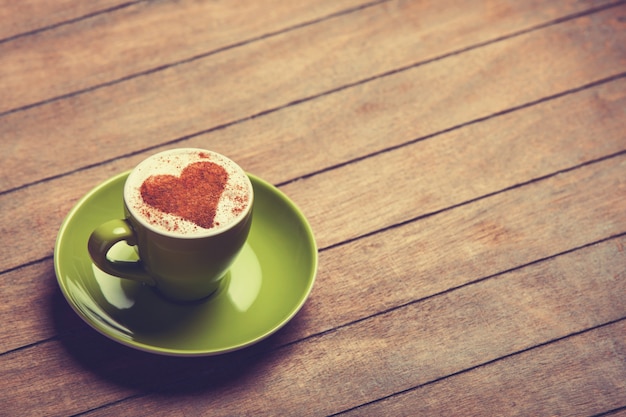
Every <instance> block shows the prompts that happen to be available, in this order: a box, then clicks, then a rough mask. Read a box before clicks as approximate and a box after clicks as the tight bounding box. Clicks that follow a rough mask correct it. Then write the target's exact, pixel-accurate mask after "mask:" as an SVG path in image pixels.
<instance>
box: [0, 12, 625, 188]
mask: <svg viewBox="0 0 626 417" xmlns="http://www.w3.org/2000/svg"><path fill="white" fill-rule="evenodd" d="M419 4H422V3H420V2H410V3H407V4H406V5H405V4H404V3H403V8H402V10H399V11H397V12H395V13H394V14H393V16H394V19H389V18H388V17H387V16H388V14H389V13H390V12H387V11H386V9H385V8H384V7H383V6H382V5H381V6H379V7H370V8H367V9H364V10H362V11H360V12H359V13H351V14H349V15H342V16H339V17H337V18H335V19H329V20H325V21H323V22H320V23H319V24H316V25H314V26H307V27H303V28H301V29H300V30H297V31H291V32H288V33H284V34H281V35H280V36H275V37H272V38H269V39H265V40H264V41H263V42H257V43H252V44H248V45H244V46H242V47H240V48H235V49H232V50H228V51H224V52H222V53H220V54H216V55H212V56H211V57H209V58H210V59H209V58H207V59H202V60H197V61H193V62H190V63H188V64H185V65H180V66H176V67H172V68H168V69H165V70H163V71H159V72H156V73H152V74H148V75H146V76H143V77H139V78H133V79H132V80H128V81H127V82H124V83H121V84H116V85H112V86H110V87H108V88H104V89H98V90H96V91H92V92H90V93H88V94H81V95H78V96H73V97H69V98H67V99H64V100H62V101H59V102H53V103H49V104H47V105H43V106H38V107H35V108H33V109H30V110H28V111H21V112H18V113H13V114H9V115H6V116H4V117H3V118H2V124H1V125H0V126H1V129H2V131H1V132H0V133H1V134H2V136H3V138H6V140H5V141H4V142H3V144H2V146H3V149H5V150H6V152H3V153H2V154H1V155H8V154H11V155H13V157H12V158H6V157H5V156H0V163H1V164H2V165H3V166H4V167H6V168H5V170H3V172H2V173H1V174H2V177H0V188H1V189H2V190H7V189H12V188H14V187H19V186H20V185H23V184H29V183H32V182H33V181H37V180H39V179H42V178H48V177H53V176H56V175H62V174H65V173H67V172H72V171H73V170H75V169H80V168H84V167H86V166H90V165H92V164H96V163H99V162H102V161H103V160H104V161H106V160H109V159H114V158H119V157H120V156H123V155H132V154H133V153H134V152H138V151H142V150H145V149H154V147H155V146H157V145H158V144H166V143H170V142H172V141H175V142H176V144H178V145H184V144H185V141H184V140H185V139H186V138H187V136H188V135H192V136H193V135H199V134H202V133H210V132H209V131H211V129H216V128H217V127H219V126H224V125H228V124H230V123H240V122H243V121H248V118H249V117H252V116H254V115H259V114H263V112H266V111H274V110H273V109H277V108H282V106H288V105H290V103H293V102H296V101H298V100H302V99H304V98H306V97H309V96H315V95H316V94H322V93H325V92H328V91H329V90H333V89H337V88H344V87H345V86H346V84H350V83H358V82H361V81H363V80H364V79H368V77H376V76H378V75H380V74H381V73H384V72H385V71H393V70H397V69H398V67H401V66H407V65H408V66H410V65H412V64H415V63H418V62H422V61H423V60H427V59H430V58H434V57H436V56H441V55H445V54H446V53H452V52H454V51H458V50H459V49H461V50H462V49H463V48H467V47H469V46H472V45H473V44H475V43H477V42H484V41H487V40H489V39H492V37H496V38H497V37H498V36H502V32H501V30H502V28H500V29H499V30H500V31H499V32H491V31H490V30H492V29H491V27H492V26H491V25H486V24H483V25H477V24H476V22H475V18H474V20H472V21H471V25H470V24H469V23H467V24H466V25H465V26H470V29H466V28H465V27H464V26H463V25H461V29H460V30H461V33H460V34H456V35H454V36H452V35H450V36H445V37H442V38H441V39H442V40H441V41H440V42H441V43H432V44H431V43H427V44H424V45H425V46H428V48H430V49H426V50H425V51H424V52H422V53H420V54H415V53H414V52H413V51H414V50H415V49H416V47H412V46H411V45H412V44H411V42H413V43H414V42H419V39H420V38H419V37H416V35H415V33H414V31H415V29H414V28H413V26H412V24H413V22H412V21H411V20H410V16H412V15H415V14H419V12H420V11H421V9H419V8H418V5H419ZM463 4H466V3H463ZM468 4H469V3H468ZM388 7H389V6H388ZM468 7H469V6H468ZM416 8H417V9H416ZM459 13H460V12H459ZM620 13H621V14H623V13H624V7H618V8H612V9H610V10H607V11H604V12H601V13H595V14H592V15H591V16H589V17H585V16H584V17H580V18H578V19H573V20H570V21H566V22H563V23H562V24H558V25H553V26H549V27H547V28H544V29H542V30H537V31H532V32H530V33H527V34H524V35H520V36H517V37H514V38H512V39H508V40H504V41H502V42H498V43H496V44H492V45H489V46H486V47H484V48H479V49H476V50H471V51H469V52H467V53H461V54H456V55H453V56H450V57H448V58H447V59H442V60H437V61H435V62H431V63H430V64H428V65H421V66H418V67H415V68H410V69H409V70H406V71H402V72H400V73H397V74H394V75H392V76H389V77H382V78H377V79H375V80H372V82H368V83H365V84H360V85H358V86H355V88H353V89H348V90H342V91H341V93H342V94H339V95H335V94H331V95H330V96H327V97H329V99H328V100H323V101H320V100H315V102H316V103H318V104H317V105H318V106H319V107H317V108H316V109H314V112H315V114H316V115H318V114H323V116H322V118H321V119H319V120H317V119H314V118H310V119H307V120H308V121H309V122H313V123H315V124H314V125H313V126H310V127H309V128H308V129H309V131H311V132H312V133H313V136H301V135H300V134H298V133H294V132H299V131H300V130H301V129H306V127H304V126H302V125H300V124H289V122H291V120H292V119H291V117H292V114H293V113H291V114H288V115H287V117H286V118H284V119H283V121H282V123H278V124H277V125H278V126H280V125H284V126H285V127H286V128H288V129H289V131H288V135H289V136H287V137H286V138H285V137H278V140H282V141H285V140H287V141H290V140H291V139H290V137H292V136H296V137H297V138H298V139H300V140H299V141H298V144H301V143H302V141H307V142H308V141H311V143H312V144H314V145H313V146H316V145H318V144H317V140H318V138H320V137H321V138H323V140H324V141H326V142H325V143H322V144H321V146H322V148H321V149H328V151H327V152H324V153H327V154H329V155H334V154H339V156H340V157H341V156H343V155H342V152H341V150H340V149H339V150H337V149H334V148H335V147H336V146H340V145H338V144H339V143H341V142H342V141H344V142H345V139H346V138H351V137H354V136H346V135H347V134H356V135H358V136H356V137H359V138H363V139H362V142H361V141H360V142H361V143H363V144H364V145H363V146H358V147H357V148H356V149H357V150H358V151H359V152H365V153H366V154H367V153H369V152H372V151H375V150H377V149H380V148H381V145H380V140H381V138H382V139H383V141H384V140H387V141H389V143H390V144H393V143H402V142H404V141H407V140H411V139H414V138H416V137H419V136H422V135H427V134H432V133H434V132H437V131H440V130H442V129H446V128H450V127H452V126H455V125H457V124H462V123H466V122H468V121H470V120H473V119H475V118H480V117H486V116H489V115H490V114H493V113H496V112H498V111H501V110H503V109H506V108H508V107H511V106H515V105H520V104H523V103H527V102H529V101H533V100H538V99H541V98H543V97H546V96H549V95H551V94H558V93H561V92H562V91H564V90H567V89H571V88H577V87H579V86H581V85H584V84H586V83H588V82H592V81H595V80H600V79H603V78H606V77H611V76H614V75H616V74H619V73H620V72H621V71H623V68H624V64H625V62H626V54H625V53H624V52H623V44H624V42H623V40H624V39H623V37H624V35H623V34H624V33H625V32H626V31H623V30H621V28H622V27H623V26H624V24H623V23H620V21H619V16H620ZM531 15H532V13H531ZM516 18H517V19H516ZM403 19H404V20H403ZM506 21H507V23H508V25H509V26H508V27H509V28H510V27H513V28H515V29H518V30H522V29H525V28H528V27H529V26H530V27H532V26H534V25H536V24H539V23H542V22H545V21H546V20H545V18H544V17H543V16H542V15H541V14H539V15H538V16H536V17H535V19H534V20H531V21H528V20H526V19H524V15H522V16H521V18H520V16H519V15H516V14H513V15H512V16H511V18H510V19H507V20H506ZM373 22H374V23H376V24H378V25H382V26H381V27H380V28H379V30H380V33H385V34H386V36H379V37H375V36H374V37H370V39H380V42H381V44H380V45H363V44H362V42H361V39H362V38H363V36H366V35H367V33H369V32H367V33H365V34H364V33H363V31H364V30H367V29H366V28H370V27H376V25H375V24H374V23H373ZM385 25H386V26H385ZM450 28H451V29H450V30H453V29H452V28H456V26H450ZM471 28H473V29H474V30H475V31H478V32H472V30H471ZM478 28H481V29H480V30H479V29H478ZM487 28H489V31H488V32H486V33H485V32H484V30H487ZM370 30H371V29H370ZM468 31H469V32H468ZM587 33H590V34H593V36H594V39H595V38H598V39H599V41H598V42H602V43H605V44H606V47H605V48H604V47H603V48H596V47H594V45H591V44H587V43H585V42H584V39H585V38H587V37H588V35H586V34H587ZM447 39H453V40H454V39H462V40H463V42H458V41H457V43H456V44H448V42H447ZM398 45H404V47H402V48H398ZM419 45H422V43H419ZM364 48H367V49H364ZM390 48H391V50H393V51H396V50H397V51H398V52H394V54H391V55H390V52H389V50H390ZM329 50H342V51H344V52H345V53H344V54H341V55H339V56H338V57H339V59H341V61H333V64H332V65H329V61H327V60H328V59H330V57H331V56H335V55H329V54H328V53H327V51H329ZM418 50H419V49H418ZM402 51H404V53H402ZM537 51H542V52H537ZM520 53H522V54H526V56H527V59H525V60H524V61H522V62H520V60H519V54H520ZM290 54H291V55H290ZM373 54H376V55H375V56H373ZM344 55H345V56H344ZM261 58H262V59H261ZM359 59H361V60H362V61H359ZM359 62H360V63H359ZM459 68H463V71H459V70H458V69H459ZM585 68H586V69H585ZM591 72H593V73H591ZM207 74H211V76H212V78H211V83H207V82H206V80H207ZM493 74H498V76H497V77H494V76H493ZM468 79H471V80H472V82H467V80H468ZM302 80H307V82H306V83H303V82H302ZM529 80H532V81H531V82H529ZM156 86H158V88H155V87H156ZM188 86H193V88H187V87H188ZM211 97H215V98H219V100H211V99H209V98H211ZM330 97H332V98H330ZM325 98H326V97H325ZM390 98H392V100H390ZM342 107H347V108H348V111H347V113H348V114H347V115H346V116H349V117H354V115H355V114H356V117H357V118H356V119H355V121H356V122H355V123H354V125H355V126H359V123H358V122H359V121H360V120H363V119H368V118H375V117H377V116H379V114H381V112H382V116H383V117H388V118H389V117H391V120H389V122H390V123H395V119H398V120H404V119H405V118H406V121H401V122H400V123H401V126H408V127H410V130H409V131H408V132H405V133H404V135H405V136H401V137H400V138H395V137H391V138H389V139H386V138H385V137H384V136H381V135H379V134H377V131H375V130H374V131H372V130H369V131H368V130H367V129H362V130H358V131H355V130H354V129H352V130H351V131H346V132H344V131H342V130H339V131H337V129H342V128H341V127H339V128H333V127H332V126H333V125H332V124H331V123H333V122H336V120H333V119H332V116H329V115H327V114H332V113H333V112H329V111H328V109H329V108H332V109H341V108H342ZM310 108H311V107H308V109H310ZM320 112H322V113H320ZM343 114H345V113H343ZM391 115H393V116H391ZM376 120H377V121H379V122H382V121H381V119H378V118H377V119H376ZM295 121H298V119H297V118H296V119H295ZM344 125H346V124H344V123H341V124H339V125H338V126H344ZM381 125H383V124H382V123H381V124H379V125H378V127H377V129H380V126H381ZM366 126H367V125H366ZM383 126H384V125H383ZM329 128H330V130H329V131H326V130H325V129H329ZM344 129H345V128H344ZM304 132H305V133H306V132H307V131H306V130H305V131H304ZM320 132H324V133H323V134H320ZM222 137H223V136H222ZM227 137H228V136H227ZM267 137H270V138H275V137H277V136H276V135H275V134H274V132H272V131H269V132H267V133H263V134H262V136H261V137H260V138H259V139H263V138H267ZM235 138H236V137H235ZM251 138H256V136H248V137H244V138H239V139H238V140H239V141H240V142H239V143H241V141H245V142H246V143H247V146H252V148H253V149H258V148H259V147H258V146H254V142H253V140H254V139H251ZM218 139H220V137H216V140H213V137H212V135H210V134H209V135H206V136H205V137H203V138H201V139H199V141H200V142H201V143H203V144H204V145H205V146H204V147H210V148H215V149H216V150H219V149H221V148H223V147H226V146H228V145H225V143H228V142H227V141H226V142H222V141H221V140H219V141H218ZM229 139H230V140H233V136H230V138H229ZM42 141H45V142H46V143H48V144H49V146H50V153H51V154H55V155H58V157H57V158H54V159H50V158H48V157H46V155H48V153H46V154H43V155H40V154H37V153H35V154H33V153H32V152H29V150H30V149H32V146H35V145H36V144H38V143H41V142H42ZM251 141H252V142H251ZM328 141H332V143H333V146H330V147H328ZM372 141H374V142H377V143H374V146H371V147H370V146H367V145H369V143H370V142H372ZM291 143H292V142H291ZM318 146H319V145H318ZM324 146H326V147H324ZM386 146H389V145H388V144H385V145H383V146H382V147H383V148H384V147H386ZM240 149H241V148H238V149H237V150H236V151H235V153H234V154H233V155H232V156H233V157H234V158H235V159H237V160H239V159H241V158H237V157H238V156H239V155H240V154H242V156H243V157H245V156H247V154H246V151H245V150H243V149H241V150H240ZM244 149H245V148H244ZM299 149H300V148H298V150H299ZM319 149H320V147H318V148H317V151H316V152H313V153H311V154H308V153H306V154H305V153H303V152H298V153H297V155H299V159H295V160H294V159H286V160H281V164H280V165H279V164H278V163H277V162H274V165H275V166H276V167H277V171H281V170H284V165H285V164H293V165H294V166H299V164H300V160H302V159H307V158H309V157H310V156H309V155H313V158H315V159H313V163H316V164H318V165H317V166H316V167H317V168H318V169H319V168H323V167H324V165H321V166H320V165H319V163H320V160H319V159H317V158H319V157H318V156H316V155H319V154H321V153H322V152H319ZM294 153H296V152H294ZM360 155H362V153H361V154H360ZM360 155H359V153H356V154H355V153H353V154H352V155H351V158H356V157H358V156H360ZM322 162H325V161H322ZM341 162H346V159H338V158H334V161H330V162H329V163H330V164H331V165H334V164H337V163H341ZM311 165H312V164H311V163H309V164H306V165H304V167H305V169H303V170H301V171H300V172H298V175H304V174H307V173H308V172H310V169H311ZM325 166H328V165H325ZM18 168H19V171H20V172H22V173H23V175H20V176H16V175H8V173H11V172H16V170H18ZM261 174H263V173H261ZM291 178H294V177H287V178H283V179H291Z"/></svg>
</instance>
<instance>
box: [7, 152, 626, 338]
mask: <svg viewBox="0 0 626 417" xmlns="http://www.w3.org/2000/svg"><path fill="white" fill-rule="evenodd" d="M625 167H626V155H621V156H619V157H614V158H611V159H608V160H606V161H603V162H597V163H594V164H591V165H588V166H584V167H582V168H579V169H576V170H573V171H569V172H565V173H562V174H559V175H556V176H552V177H550V178H547V179H545V180H543V181H538V182H534V183H532V184H529V185H527V186H524V187H518V188H515V189H512V190H509V191H507V192H505V193H500V194H496V195H493V196H491V197H488V198H484V199H481V200H479V201H476V202H474V203H472V204H466V205H462V206H460V207H457V208H456V209H452V210H448V211H444V212H442V213H439V214H438V215H433V216H430V217H428V218H425V219H422V220H421V221H413V222H410V223H409V224H407V225H405V226H404V227H401V228H392V229H390V230H386V231H382V232H380V233H378V234H376V235H373V236H370V237H366V238H363V239H360V240H357V241H355V242H352V243H350V244H346V245H342V246H338V247H336V248H334V249H332V250H328V251H324V252H322V254H321V256H320V266H319V273H318V275H319V277H318V283H320V284H318V285H317V286H316V288H315V289H314V291H313V294H312V296H311V299H310V300H309V302H308V304H309V305H310V307H309V310H308V311H305V312H303V316H304V319H305V320H307V322H308V323H309V325H308V326H307V327H306V328H302V329H301V331H302V333H301V334H299V335H298V336H297V337H306V336H308V335H311V334H314V333H319V332H323V331H326V330H329V329H332V328H334V327H336V326H340V325H343V324H345V323H349V322H351V321H353V320H356V319H357V318H359V317H362V316H364V315H369V314H375V313H376V312H381V311H385V310H386V309H388V308H392V307H394V306H398V305H403V304H405V303H408V302H411V301H413V300H416V299H420V298H424V297H428V296H431V295H433V294H437V293H439V292H442V291H446V290H447V289H449V288H454V287H457V286H461V285H465V284H467V283H468V282H472V281H474V280H477V279H481V278H482V277H485V276H489V275H491V274H496V273H499V272H500V271H503V270H508V269H511V268H516V267H518V266H519V265H523V264H526V263H529V262H533V261H534V260H536V259H538V258H543V257H547V256H551V255H553V254H555V253H559V252H563V251H567V250H570V249H571V248H573V247H577V246H581V245H585V244H586V243H588V242H589V241H594V240H601V239H604V238H606V237H608V236H610V235H612V234H617V233H622V232H626V219H625V218H624V216H623V213H622V212H621V211H620V207H621V205H620V201H621V199H623V198H624V196H625V195H624V194H625V193H626V187H625V186H624V175H623V173H624V172H625V171H624V170H625V169H626V168H625ZM302 186H304V187H305V188H307V189H310V190H311V188H309V187H307V186H306V184H302ZM63 188H66V187H62V188H61V189H63ZM40 192H45V189H42V190H41V191H40ZM604 194H606V195H609V196H611V197H610V198H600V197H599V196H603V195H604ZM41 197H42V196H41V195H38V196H37V198H36V200H41V201H46V199H45V198H43V199H42V198H41ZM44 197H45V195H44ZM528 218H533V219H535V221H536V223H535V224H530V225H529V224H527V222H525V219H528ZM26 230H28V229H27V228H26ZM51 234H52V233H51ZM51 239H53V236H51ZM18 241H19V240H18ZM51 242H52V240H51ZM32 244H35V243H34V242H33V243H32ZM400 248H402V250H400ZM13 249H15V248H13ZM24 250H27V248H24ZM14 252H15V253H19V252H20V251H14ZM8 256H10V253H9V255H8ZM467 259H473V260H474V261H473V262H471V263H468V262H467ZM46 265H47V266H45V267H44V266H41V267H40V266H37V267H32V271H31V267H26V268H25V270H26V271H24V270H16V271H11V272H9V273H7V274H4V275H3V276H2V279H3V281H4V280H7V281H6V282H9V283H10V282H16V281H19V282H20V283H21V285H24V286H26V287H25V288H23V287H21V286H15V285H8V284H7V285H3V286H2V288H3V292H0V297H2V298H1V299H0V301H2V302H1V303H0V305H3V307H2V308H1V309H0V319H3V318H5V317H6V319H5V321H6V322H7V323H10V324H8V325H7V326H6V327H4V328H3V333H4V334H6V337H3V339H4V340H6V341H7V342H6V344H4V345H3V346H2V348H3V349H5V350H10V349H15V348H18V347H19V346H22V345H24V344H28V343H34V342H36V341H38V340H41V339H44V338H47V337H50V336H51V335H52V334H53V333H51V330H50V329H52V328H53V326H51V324H50V323H48V322H44V323H41V322H40V320H41V317H45V315H46V312H47V311H48V309H49V307H47V306H48V303H49V301H46V300H48V299H49V294H50V293H51V292H52V291H53V289H52V288H54V286H55V283H54V279H53V276H54V275H53V272H52V266H51V263H47V264H46ZM39 268H44V269H43V271H45V276H47V277H48V278H47V280H46V290H45V291H43V290H42V291H39V290H38V288H39V285H42V283H41V281H40V280H39V278H40V275H39V272H38V271H40V269H39ZM416 268H417V270H419V271H421V274H420V275H419V276H415V275H414V271H415V270H416ZM379 275H383V276H386V277H388V278H389V279H388V280H385V281H384V282H382V283H380V282H378V281H379V280H378V279H377V277H378V276H379ZM433 276H434V277H438V279H437V280H432V279H431V277H433ZM24 277H30V279H25V278H24ZM327 280H332V281H331V282H333V283H334V284H332V285H330V284H324V282H326V281H327ZM398 282H401V283H402V286H403V288H402V290H401V291H398V288H397V285H398V284H397V283H398ZM15 291H17V292H15ZM16 294H25V296H19V297H18V296H16ZM354 296H357V297H358V298H359V299H361V300H363V302H362V303H354V302H353V299H354V298H353V297H354ZM327 300H333V307H332V308H328V306H326V305H325V303H326V302H327ZM33 305H34V306H46V307H45V308H42V309H41V310H39V309H36V310H32V311H31V312H30V313H28V314H26V315H25V316H24V317H23V318H22V319H21V320H20V321H17V322H16V321H12V320H10V318H11V317H12V314H13V311H15V310H19V311H27V310H28V308H29V306H33ZM309 312H315V313H314V314H313V313H309ZM5 332H6V333H5ZM15 334H20V335H21V336H19V337H16V336H13V337H9V336H10V335H15Z"/></svg>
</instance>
